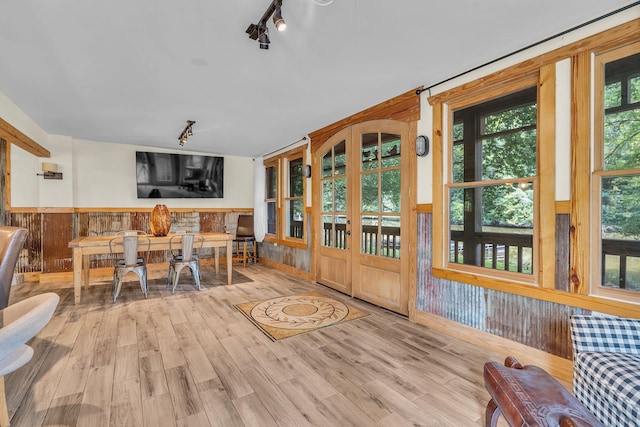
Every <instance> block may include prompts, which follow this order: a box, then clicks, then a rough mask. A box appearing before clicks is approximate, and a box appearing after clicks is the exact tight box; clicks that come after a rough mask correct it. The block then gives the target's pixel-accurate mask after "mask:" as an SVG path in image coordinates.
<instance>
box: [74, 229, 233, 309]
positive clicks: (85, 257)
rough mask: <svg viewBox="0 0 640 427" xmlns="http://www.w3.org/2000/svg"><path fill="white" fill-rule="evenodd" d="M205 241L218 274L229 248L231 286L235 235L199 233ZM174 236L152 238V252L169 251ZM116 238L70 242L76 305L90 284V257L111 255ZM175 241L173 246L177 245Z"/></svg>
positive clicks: (141, 245) (93, 238)
mask: <svg viewBox="0 0 640 427" xmlns="http://www.w3.org/2000/svg"><path fill="white" fill-rule="evenodd" d="M199 234H200V235H201V236H202V237H203V238H204V241H203V243H202V247H203V248H214V249H215V250H214V256H215V270H216V274H220V248H222V247H226V248H227V284H228V285H230V284H231V278H232V263H233V256H232V255H231V254H232V251H233V247H232V245H233V235H231V234H227V233H199ZM172 236H179V234H168V235H166V236H151V235H149V236H148V237H149V240H150V241H151V246H150V250H151V251H161V250H168V249H169V241H170V240H171V237H172ZM113 238H114V236H84V237H78V238H77V239H73V240H72V241H70V242H69V247H70V248H71V249H73V295H74V298H75V303H76V304H80V294H81V291H82V285H83V284H85V285H88V284H89V256H90V255H98V254H109V253H110V252H111V249H110V247H109V241H110V240H111V239H113ZM175 243H176V242H175V240H174V242H173V244H174V245H175ZM139 249H140V250H141V251H142V250H145V251H146V249H147V244H146V241H145V242H140V246H139Z"/></svg>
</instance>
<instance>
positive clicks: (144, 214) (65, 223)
mask: <svg viewBox="0 0 640 427" xmlns="http://www.w3.org/2000/svg"><path fill="white" fill-rule="evenodd" d="M151 210H152V208H90V209H88V208H19V209H12V210H11V211H10V212H8V215H7V216H8V218H9V219H10V222H9V224H8V225H12V226H16V227H24V228H26V229H28V230H29V235H28V237H27V241H26V243H25V246H24V249H23V251H22V253H21V254H20V257H19V259H18V263H17V266H16V273H17V274H23V275H24V276H25V278H26V279H28V280H38V279H39V278H40V275H53V276H54V277H57V276H59V275H60V274H61V273H71V272H72V271H73V254H72V250H71V249H69V247H68V244H69V242H70V241H71V240H73V239H75V238H77V237H80V236H90V235H98V236H99V235H109V234H115V233H116V232H117V231H120V230H142V231H145V232H147V233H149V232H150V228H149V216H150V214H151ZM170 211H171V232H186V231H191V232H222V233H224V232H233V231H234V229H235V226H236V223H237V218H238V215H239V214H241V213H246V212H249V213H251V212H253V209H250V208H239V209H236V208H230V209H198V208H175V209H171V208H170ZM221 255H223V254H221ZM223 256H226V254H224V255H223ZM166 260H167V258H166V254H165V253H164V251H159V252H154V253H152V254H151V255H150V260H149V262H150V263H163V262H165V261H166ZM108 266H111V263H110V260H109V257H108V256H95V257H92V259H91V268H100V267H108Z"/></svg>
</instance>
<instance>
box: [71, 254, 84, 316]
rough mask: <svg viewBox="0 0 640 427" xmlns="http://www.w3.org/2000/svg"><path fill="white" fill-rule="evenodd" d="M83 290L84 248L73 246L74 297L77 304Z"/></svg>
mask: <svg viewBox="0 0 640 427" xmlns="http://www.w3.org/2000/svg"><path fill="white" fill-rule="evenodd" d="M81 290H82V249H80V248H73V297H74V300H75V304H76V305H77V304H80V292H81Z"/></svg>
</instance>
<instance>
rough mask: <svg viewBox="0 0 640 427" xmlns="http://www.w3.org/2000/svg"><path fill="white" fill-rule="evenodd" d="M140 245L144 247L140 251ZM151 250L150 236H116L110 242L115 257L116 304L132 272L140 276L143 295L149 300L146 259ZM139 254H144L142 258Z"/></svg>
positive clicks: (114, 286) (114, 295)
mask: <svg viewBox="0 0 640 427" xmlns="http://www.w3.org/2000/svg"><path fill="white" fill-rule="evenodd" d="M139 245H142V250H139ZM150 249H151V239H149V237H148V236H143V235H139V234H128V235H123V236H116V237H114V238H113V239H111V240H109V250H110V252H111V254H112V256H114V257H115V258H114V267H113V284H112V287H111V290H112V293H113V302H114V303H115V302H116V300H117V299H118V295H120V290H121V289H122V282H123V281H124V276H126V275H127V274H128V273H132V272H133V273H135V274H136V275H137V276H138V279H139V281H140V288H141V289H142V293H143V294H144V297H145V298H147V293H148V291H149V286H148V284H147V263H146V258H147V256H148V254H149V251H150ZM139 252H142V253H143V256H140V255H139ZM120 255H122V256H120Z"/></svg>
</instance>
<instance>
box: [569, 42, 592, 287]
mask: <svg viewBox="0 0 640 427" xmlns="http://www.w3.org/2000/svg"><path fill="white" fill-rule="evenodd" d="M571 72H572V81H573V85H572V94H571V117H579V118H581V119H580V120H572V125H571V141H572V144H571V170H572V171H573V179H572V180H571V228H570V248H572V250H571V251H570V255H569V258H570V260H569V265H570V273H569V280H570V284H571V291H572V292H575V293H578V294H587V293H588V292H589V281H590V280H589V271H590V263H589V257H590V253H589V252H590V251H589V250H588V248H589V242H590V239H591V236H590V230H589V229H590V206H589V200H590V194H591V120H590V119H589V118H590V117H591V100H590V96H589V94H590V93H591V55H590V53H589V52H582V53H581V54H579V55H577V56H576V57H575V58H574V60H573V61H572V71H571ZM573 248H581V249H582V250H573Z"/></svg>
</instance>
